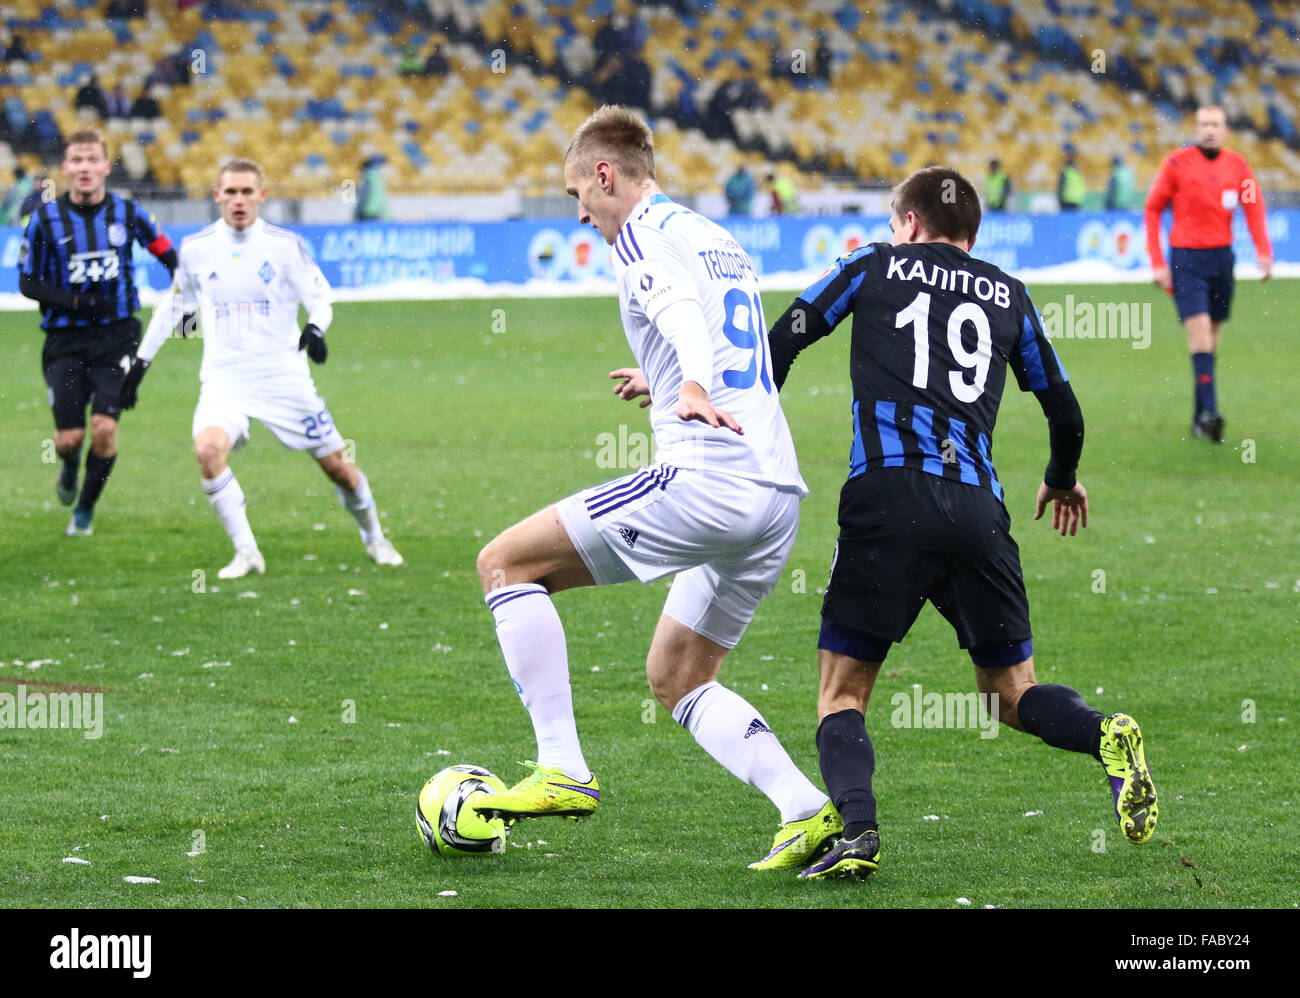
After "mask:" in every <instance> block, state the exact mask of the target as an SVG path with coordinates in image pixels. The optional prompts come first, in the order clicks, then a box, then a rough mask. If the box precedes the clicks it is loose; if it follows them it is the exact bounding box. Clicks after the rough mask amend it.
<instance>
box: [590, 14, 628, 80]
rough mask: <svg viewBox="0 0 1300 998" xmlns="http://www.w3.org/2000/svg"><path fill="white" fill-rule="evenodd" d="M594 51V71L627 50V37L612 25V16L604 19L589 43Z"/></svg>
mask: <svg viewBox="0 0 1300 998" xmlns="http://www.w3.org/2000/svg"><path fill="white" fill-rule="evenodd" d="M591 43H592V46H593V48H595V50H596V71H597V72H600V70H601V69H602V68H603V67H604V64H605V63H606V62H607V61H609V60H610V59H613V58H616V57H618V56H621V55H622V54H623V52H624V51H625V50H626V49H627V35H626V34H625V33H624V32H623V31H622V30H621V29H620V28H619V27H618V25H616V24H615V23H614V15H613V14H611V15H609V17H607V18H605V23H604V24H603V25H601V28H600V30H599V31H597V32H596V37H595V38H593V39H592V41H591Z"/></svg>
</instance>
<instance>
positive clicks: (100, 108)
mask: <svg viewBox="0 0 1300 998" xmlns="http://www.w3.org/2000/svg"><path fill="white" fill-rule="evenodd" d="M73 106H74V107H76V108H77V109H78V110H80V109H81V108H83V107H88V108H90V109H91V110H92V111H94V112H95V113H96V114H98V115H99V116H100V118H107V117H108V101H107V100H105V99H104V91H103V90H102V89H100V86H99V77H98V76H96V75H95V74H94V73H91V74H90V79H88V80H87V81H86V82H85V83H83V84H82V85H81V89H80V90H78V91H77V96H76V99H75V100H74V101H73Z"/></svg>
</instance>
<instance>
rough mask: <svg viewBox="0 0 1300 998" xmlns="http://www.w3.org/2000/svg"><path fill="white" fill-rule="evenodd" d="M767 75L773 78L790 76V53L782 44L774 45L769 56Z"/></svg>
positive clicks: (779, 78)
mask: <svg viewBox="0 0 1300 998" xmlns="http://www.w3.org/2000/svg"><path fill="white" fill-rule="evenodd" d="M767 75H768V76H769V77H770V78H771V79H773V80H788V79H789V78H790V54H789V53H788V52H786V50H785V49H783V48H782V47H781V46H780V45H773V46H772V50H771V53H770V54H769V56H768V70H767Z"/></svg>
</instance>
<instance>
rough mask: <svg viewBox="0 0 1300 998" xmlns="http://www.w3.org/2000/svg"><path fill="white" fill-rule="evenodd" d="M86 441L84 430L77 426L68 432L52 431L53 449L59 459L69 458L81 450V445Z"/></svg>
mask: <svg viewBox="0 0 1300 998" xmlns="http://www.w3.org/2000/svg"><path fill="white" fill-rule="evenodd" d="M85 439H86V430H85V428H84V427H81V426H77V427H73V428H72V429H70V430H55V431H54V449H55V451H57V452H58V455H59V457H71V456H72V455H73V454H75V453H76V452H77V451H79V450H80V449H81V443H82V441H83V440H85Z"/></svg>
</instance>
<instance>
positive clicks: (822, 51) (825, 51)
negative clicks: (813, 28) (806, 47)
mask: <svg viewBox="0 0 1300 998" xmlns="http://www.w3.org/2000/svg"><path fill="white" fill-rule="evenodd" d="M834 59H835V54H834V53H833V52H831V47H830V46H829V45H828V44H826V32H824V31H820V32H818V33H817V50H816V51H815V52H814V53H813V66H814V72H815V73H816V75H817V79H819V80H821V81H822V82H823V83H830V82H831V64H832V62H833V61H834Z"/></svg>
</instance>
